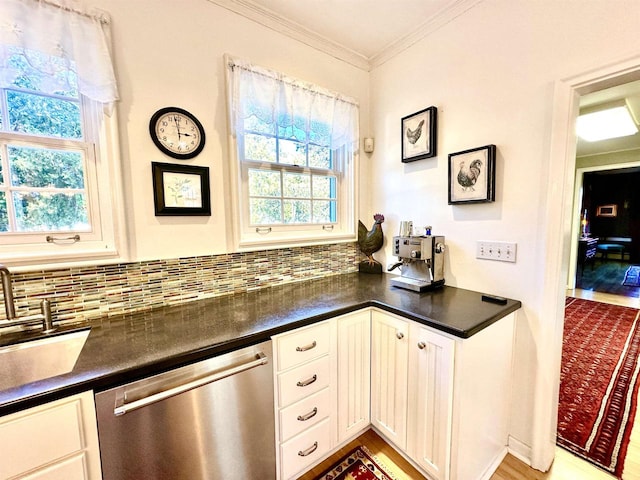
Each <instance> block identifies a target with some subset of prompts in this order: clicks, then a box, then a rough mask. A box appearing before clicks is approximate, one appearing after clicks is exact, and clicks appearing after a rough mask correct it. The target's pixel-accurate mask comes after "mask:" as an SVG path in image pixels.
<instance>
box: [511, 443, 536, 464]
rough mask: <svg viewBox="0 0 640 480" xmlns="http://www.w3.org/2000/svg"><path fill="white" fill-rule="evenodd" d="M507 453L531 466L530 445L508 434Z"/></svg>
mask: <svg viewBox="0 0 640 480" xmlns="http://www.w3.org/2000/svg"><path fill="white" fill-rule="evenodd" d="M508 447H509V453H510V454H511V455H513V456H514V457H516V458H517V459H518V460H520V461H521V462H522V463H524V464H526V465H529V466H531V447H530V446H529V445H527V444H525V443H522V442H521V441H520V440H518V439H517V438H514V437H512V436H511V435H509V445H508Z"/></svg>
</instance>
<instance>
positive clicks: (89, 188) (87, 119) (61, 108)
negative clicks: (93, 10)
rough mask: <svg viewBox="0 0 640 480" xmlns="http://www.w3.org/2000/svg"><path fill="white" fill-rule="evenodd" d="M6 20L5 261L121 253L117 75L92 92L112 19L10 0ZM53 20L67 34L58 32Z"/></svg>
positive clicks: (2, 39)
mask: <svg viewBox="0 0 640 480" xmlns="http://www.w3.org/2000/svg"><path fill="white" fill-rule="evenodd" d="M70 15H71V16H76V17H78V18H79V19H80V21H78V20H77V19H74V20H75V21H73V22H71V21H70V18H69V16H70ZM0 16H2V17H3V18H8V19H11V20H12V21H9V22H6V23H4V24H3V25H2V26H0V258H2V259H3V263H4V262H7V263H9V264H12V263H13V264H20V263H42V262H40V261H41V260H45V261H46V263H56V262H58V261H61V260H62V261H64V260H69V259H85V258H88V257H93V256H114V255H115V254H116V245H115V230H114V222H115V220H116V216H115V215H114V212H113V207H114V205H115V200H114V199H113V198H112V191H113V190H112V189H113V188H117V185H116V183H112V182H111V181H110V179H111V178H112V177H114V172H115V171H116V170H117V165H116V163H117V162H115V159H114V158H113V155H111V152H112V151H114V149H113V142H114V141H115V138H114V137H113V136H112V135H110V127H111V126H112V122H113V121H114V119H109V118H108V117H107V116H105V114H104V112H105V109H106V110H109V109H110V107H111V104H112V102H113V101H114V100H115V99H116V98H117V97H116V95H117V92H116V91H115V90H114V88H115V82H114V81H113V78H112V77H110V76H109V77H108V79H107V81H108V90H109V91H105V90H104V89H101V88H100V87H99V86H98V87H96V86H95V84H96V83H98V84H103V83H104V78H103V77H100V76H98V77H95V78H93V77H92V76H93V75H95V74H96V72H97V71H100V70H101V68H98V67H96V65H95V61H94V59H93V58H91V55H92V53H93V54H95V53H96V52H92V45H95V44H99V43H101V42H102V43H103V42H104V38H102V40H100V39H97V38H96V35H97V36H98V37H101V36H102V34H103V33H104V32H103V28H104V26H105V25H104V24H105V22H106V20H105V18H104V17H103V16H99V17H96V16H93V15H89V14H88V13H85V12H76V11H70V10H69V9H63V8H60V7H59V6H57V4H55V3H54V2H36V1H31V0H27V1H15V0H7V2H6V3H4V2H3V4H2V5H0ZM23 19H28V21H27V20H23ZM56 21H60V22H62V23H61V25H63V28H62V29H57V28H53V26H52V23H55V22H56ZM74 29H75V30H77V31H74ZM52 31H54V32H58V34H59V35H60V38H56V36H55V35H50V33H51V32H52ZM40 32H41V33H42V35H43V37H44V38H46V43H43V41H42V39H41V38H40ZM48 36H50V37H51V38H48ZM78 38H81V39H82V40H81V41H82V42H83V43H82V45H83V47H84V49H86V52H85V53H84V54H81V55H80V57H78V55H77V54H76V50H77V49H75V50H74V49H73V48H72V46H73V45H72V44H73V41H74V39H75V40H77V39H78ZM92 39H93V41H92ZM81 50H82V49H81ZM69 51H72V52H74V54H75V56H72V55H70V54H68V53H66V52H69ZM83 55H84V57H87V56H89V58H91V59H90V60H89V61H90V64H89V65H88V64H87V58H82V57H83ZM76 60H77V61H76ZM87 70H90V71H91V73H90V74H89V75H88V76H87V75H84V73H83V72H84V71H87ZM107 70H110V71H111V73H112V68H111V65H110V64H109V65H108V68H107ZM98 178H100V182H98Z"/></svg>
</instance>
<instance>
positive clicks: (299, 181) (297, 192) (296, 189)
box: [282, 173, 311, 198]
mask: <svg viewBox="0 0 640 480" xmlns="http://www.w3.org/2000/svg"><path fill="white" fill-rule="evenodd" d="M282 183H283V189H284V195H283V196H285V197H297V198H311V176H310V175H308V174H304V173H285V174H284V175H283V179H282Z"/></svg>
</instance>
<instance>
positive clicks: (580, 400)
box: [557, 297, 640, 478]
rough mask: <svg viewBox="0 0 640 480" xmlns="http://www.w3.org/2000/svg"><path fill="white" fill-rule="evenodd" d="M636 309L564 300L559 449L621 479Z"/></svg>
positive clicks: (639, 337) (633, 377)
mask: <svg viewBox="0 0 640 480" xmlns="http://www.w3.org/2000/svg"><path fill="white" fill-rule="evenodd" d="M639 314H640V310H637V309H635V308H630V307H622V306H617V305H609V304H606V303H600V302H594V301H590V300H583V299H578V298H571V297H568V298H567V300H566V304H565V322H564V335H563V343H562V370H561V373H560V404H559V406H558V437H557V441H558V445H560V446H561V447H564V448H566V449H567V450H570V451H571V452H573V453H575V454H577V455H579V456H581V457H583V458H585V459H587V460H589V461H590V462H592V463H594V464H595V465H597V466H599V467H600V468H602V469H604V470H606V471H607V472H610V473H612V474H614V475H616V476H617V477H618V478H622V469H623V467H624V459H625V455H626V453H627V446H628V444H629V436H630V435H631V427H632V426H633V420H634V417H635V410H636V405H637V395H638V355H639V353H640V328H639V327H640V324H639V320H638V317H639Z"/></svg>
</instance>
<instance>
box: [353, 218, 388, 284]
mask: <svg viewBox="0 0 640 480" xmlns="http://www.w3.org/2000/svg"><path fill="white" fill-rule="evenodd" d="M373 219H374V220H375V222H374V224H373V226H372V227H371V230H367V227H366V226H365V225H364V224H363V223H362V222H361V221H360V220H358V246H359V247H360V251H361V252H362V253H364V254H365V255H366V256H367V260H364V261H362V262H360V264H359V266H358V270H359V271H360V272H363V273H382V265H381V264H380V262H378V261H376V259H375V258H373V254H374V253H375V252H377V251H378V250H380V249H381V248H382V243H383V241H384V236H383V234H382V222H384V215H382V214H381V213H376V214H375V215H374V216H373Z"/></svg>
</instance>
